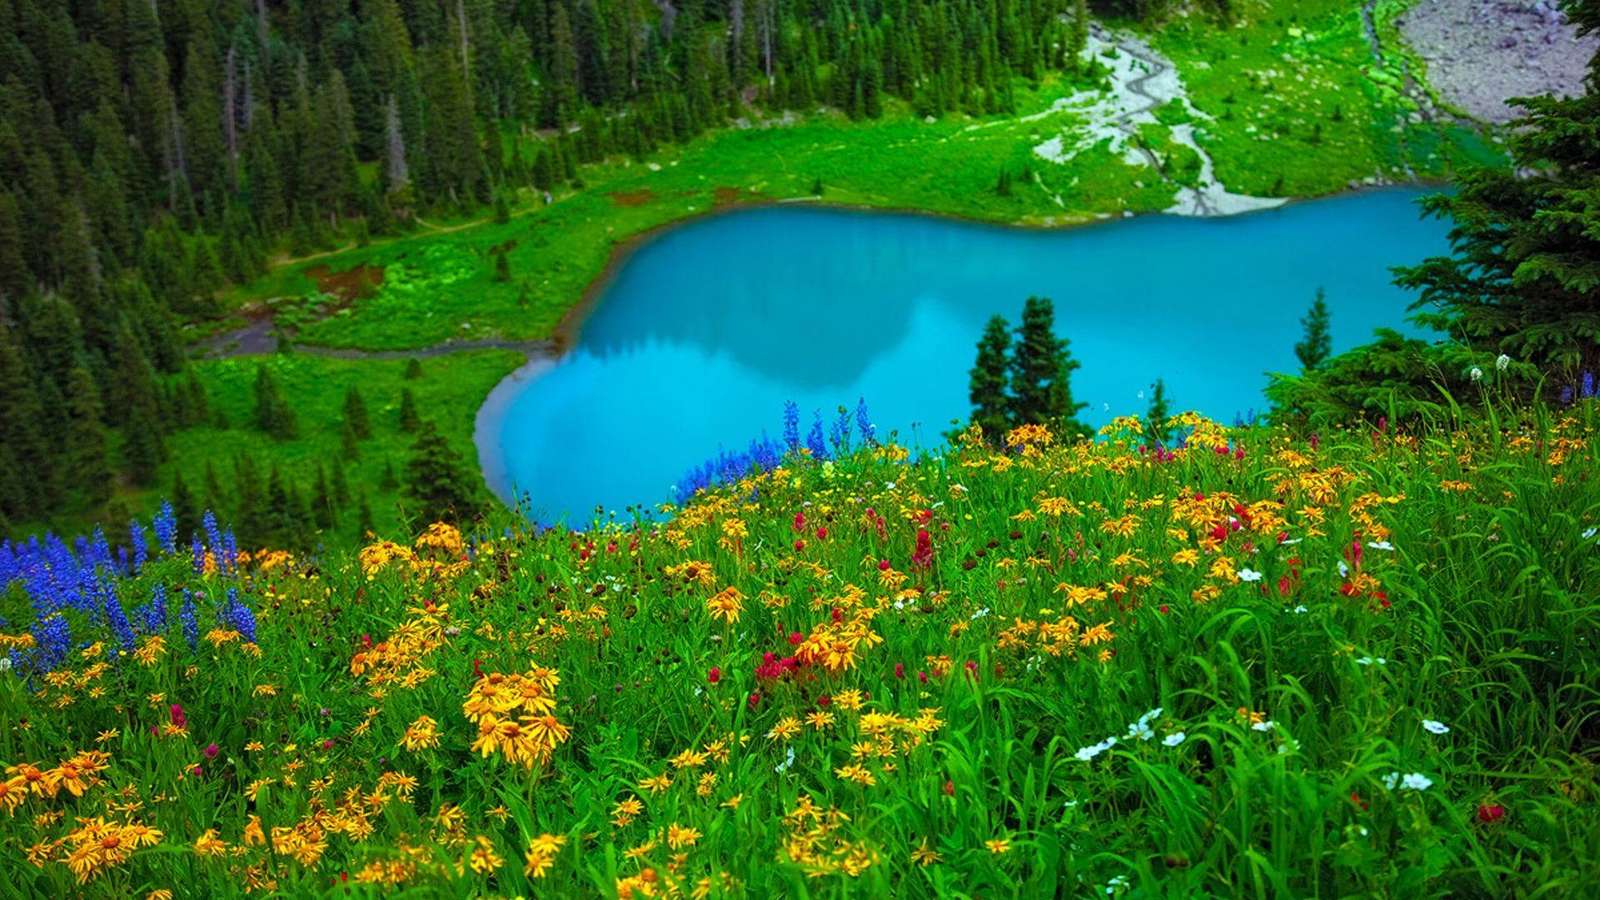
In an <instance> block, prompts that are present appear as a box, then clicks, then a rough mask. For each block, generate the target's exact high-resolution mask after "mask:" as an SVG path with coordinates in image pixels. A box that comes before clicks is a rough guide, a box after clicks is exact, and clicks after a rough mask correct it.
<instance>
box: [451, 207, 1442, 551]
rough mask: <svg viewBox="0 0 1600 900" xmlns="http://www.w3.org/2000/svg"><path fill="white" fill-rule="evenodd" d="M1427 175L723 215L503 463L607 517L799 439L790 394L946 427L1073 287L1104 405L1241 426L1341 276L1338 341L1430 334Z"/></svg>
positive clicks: (601, 336)
mask: <svg viewBox="0 0 1600 900" xmlns="http://www.w3.org/2000/svg"><path fill="white" fill-rule="evenodd" d="M1423 193H1425V191H1424V190H1421V189H1409V188H1406V189H1388V190H1380V191H1369V192H1363V193H1358V194H1351V195H1346V196H1341V197H1335V198H1330V199H1325V200H1316V201H1310V202H1304V203H1295V204H1291V205H1288V206H1285V207H1282V208H1279V209H1275V210H1269V211H1266V212H1258V213H1251V214H1248V215H1244V216H1237V217H1232V218H1220V219H1193V218H1178V217H1170V216H1144V217H1138V218H1133V219H1124V220H1118V221H1110V222H1105V223H1101V224H1096V225H1090V226H1085V227H1081V228H1074V229H1068V230H1057V231H1034V230H1021V229H1008V228H1002V227H995V226H986V225H979V224H972V223H965V222H958V221H952V220H947V219H940V218H932V217H925V216H915V215H898V214H886V213H885V214H880V213H857V212H849V211H840V210H829V209H823V208H813V207H802V206H786V207H776V208H762V209H751V210H741V211H737V212H731V213H727V214H724V215H716V216H711V217H707V218H703V219H699V220H695V221H693V222H690V223H687V224H684V225H682V226H679V227H675V228H672V229H669V230H666V231H664V232H662V233H660V234H659V235H657V236H655V237H654V238H653V239H651V240H649V241H647V242H645V243H644V244H643V245H641V246H640V247H639V248H638V249H637V250H636V251H635V252H634V253H633V254H632V255H631V256H629V257H628V259H627V260H626V261H625V262H624V263H623V264H622V265H621V266H619V267H618V268H617V269H616V271H615V272H614V274H613V275H612V276H611V277H610V279H609V280H608V281H607V282H606V283H605V284H604V285H602V286H601V290H600V295H599V299H598V303H597V304H596V306H595V308H594V310H593V312H592V314H591V315H590V316H589V318H588V319H587V320H586V321H585V322H584V323H583V324H582V326H581V329H580V331H579V334H578V339H577V341H576V342H575V344H574V346H573V347H572V349H571V351H570V352H568V353H567V354H566V355H564V356H563V357H562V358H561V359H559V360H554V361H546V362H542V363H532V364H530V365H529V366H528V367H526V368H525V369H523V370H521V371H519V372H518V373H517V374H515V375H513V376H511V377H510V378H508V379H507V380H506V381H505V382H504V383H502V384H501V385H500V386H499V387H498V388H496V390H495V392H494V393H493V394H492V395H491V396H490V398H489V400H488V401H487V402H486V403H485V406H484V408H483V410H481V411H480V413H479V422H478V445H479V454H480V457H481V461H482V464H483V466H484V472H485V476H486V478H487V479H488V481H489V484H490V486H491V487H492V488H493V489H494V490H495V492H496V493H497V494H499V495H500V496H501V497H502V498H506V499H508V500H511V499H513V498H520V499H522V501H523V502H524V503H525V505H526V507H527V510H528V512H529V514H530V515H532V516H533V517H534V518H535V519H536V520H538V521H543V522H554V521H558V520H561V519H566V521H568V522H569V523H570V524H573V525H582V524H586V523H588V522H589V521H590V520H591V518H592V516H593V515H594V513H595V509H596V507H597V506H601V507H604V509H605V510H607V511H620V510H622V509H623V508H624V507H625V506H627V505H629V504H635V503H644V504H647V505H653V504H656V503H659V502H661V501H663V500H667V499H669V498H670V497H671V493H672V488H673V485H674V483H675V482H676V481H677V479H678V478H679V477H680V476H682V475H683V474H684V473H685V472H686V471H687V470H688V469H690V468H691V467H692V466H694V465H696V464H698V463H699V462H701V461H702V460H704V459H706V458H707V457H709V456H712V455H714V454H715V453H716V452H717V451H718V450H719V448H723V447H726V448H729V449H732V448H736V447H743V446H744V445H746V444H747V443H748V442H749V440H750V439H751V438H753V437H757V436H759V435H760V434H762V433H763V432H765V433H767V434H769V435H771V436H772V437H774V438H778V437H780V436H781V433H782V412H783V404H784V401H786V400H795V401H797V402H798V403H799V404H800V408H801V410H802V414H803V419H802V423H801V427H802V431H804V430H805V429H806V427H807V426H808V425H809V422H810V419H811V415H812V412H813V411H814V410H820V411H821V412H822V415H823V417H824V420H825V421H826V420H828V419H830V418H831V417H832V416H833V415H834V413H835V410H836V409H837V407H838V406H840V405H841V404H843V405H847V406H849V407H851V408H852V409H853V408H854V407H855V405H856V402H857V400H858V398H862V397H865V398H866V401H867V405H868V406H869V408H870V409H871V411H872V420H873V423H874V425H875V426H876V427H877V431H878V434H879V435H880V436H883V435H887V434H889V433H891V432H894V433H897V435H898V438H899V440H900V442H901V443H903V444H906V445H907V446H910V447H912V448H917V447H932V446H936V445H938V444H939V443H940V441H941V435H942V433H943V432H944V431H945V430H947V429H948V428H949V427H950V425H951V420H952V419H956V418H964V417H965V415H966V414H967V412H968V403H967V370H968V369H969V368H970V367H971V365H972V359H973V356H974V346H975V344H976V342H977V340H978V336H979V333H980V331H981V330H982V328H983V324H984V322H985V321H986V320H987V319H988V317H989V316H990V315H991V314H993V313H1000V314H1001V315H1004V316H1006V317H1007V318H1008V319H1010V320H1011V321H1012V323H1013V325H1014V324H1015V322H1016V319H1017V316H1018V314H1019V313H1020V311H1021V309H1022V304H1023V301H1024V300H1025V299H1026V298H1027V296H1028V295H1029V294H1039V295H1042V296H1047V297H1050V298H1052V299H1053V300H1054V301H1055V309H1056V328H1057V331H1058V332H1059V333H1060V334H1061V335H1062V336H1063V337H1066V338H1068V339H1069V340H1070V341H1071V342H1072V343H1071V350H1072V354H1073V355H1074V356H1075V357H1076V358H1077V359H1078V360H1079V362H1081V363H1082V368H1081V369H1079V370H1078V371H1077V372H1076V373H1074V375H1073V380H1072V387H1073V392H1074V394H1075V395H1076V397H1077V399H1078V400H1080V401H1085V402H1087V403H1088V404H1089V405H1088V408H1087V409H1086V410H1085V411H1084V417H1085V418H1086V419H1087V420H1088V421H1090V422H1092V423H1093V424H1096V425H1099V424H1103V423H1104V422H1106V421H1107V420H1109V419H1110V418H1111V417H1112V416H1114V415H1122V414H1125V413H1143V412H1144V410H1145V407H1146V400H1145V399H1144V398H1145V396H1147V393H1148V388H1149V385H1150V383H1151V382H1152V381H1154V380H1155V379H1156V378H1157V377H1160V378H1163V379H1165V381H1166V385H1167V391H1168V396H1169V397H1170V399H1171V404H1172V409H1173V411H1174V412H1177V411H1181V410H1186V409H1195V410H1199V411H1201V412H1203V413H1205V414H1207V415H1209V416H1211V417H1213V418H1217V419H1220V420H1224V421H1228V422H1231V421H1233V420H1234V418H1235V417H1236V416H1239V415H1245V414H1248V413H1249V412H1250V411H1251V410H1256V409H1260V408H1261V407H1262V406H1263V405H1264V400H1263V397H1262V395H1261V388H1262V387H1263V386H1264V385H1265V384H1266V383H1267V377H1266V374H1265V373H1267V372H1269V371H1292V370H1294V369H1297V368H1298V363H1297V361H1296V360H1295V357H1294V350H1293V347H1294V343H1295V341H1297V340H1298V339H1299V338H1300V334H1301V326H1300V319H1301V317H1302V316H1303V315H1304V314H1305V312H1306V309H1307V307H1308V306H1309V305H1310V303H1311V300H1312V296H1313V294H1314V293H1315V291H1316V289H1317V288H1318V287H1319V286H1320V287H1322V288H1323V289H1324V290H1325V291H1326V292H1327V298H1328V305H1329V308H1330V310H1331V313H1332V320H1333V321H1332V326H1333V344H1334V350H1335V352H1337V351H1339V350H1342V349H1345V348H1348V347H1350V346H1353V345H1355V344H1358V343H1361V342H1363V341H1365V340H1367V339H1368V338H1369V337H1370V335H1371V333H1372V330H1373V328H1374V327H1377V326H1391V327H1397V328H1400V329H1401V330H1402V331H1408V330H1410V329H1409V328H1407V327H1406V325H1405V317H1406V306H1407V304H1409V303H1410V302H1411V300H1412V299H1413V297H1412V296H1411V295H1410V294H1409V293H1408V292H1405V291H1402V290H1400V289H1399V288H1396V287H1394V286H1393V285H1392V284H1391V283H1390V278H1391V275H1390V272H1389V267H1390V266H1393V265H1398V264H1409V263H1414V262H1417V261H1420V260H1421V259H1423V258H1424V257H1426V256H1430V255H1436V254H1440V253H1443V252H1446V251H1447V250H1448V244H1447V242H1446V238H1445V235H1446V231H1447V229H1448V225H1447V223H1445V222H1440V221H1438V220H1434V219H1426V220H1425V219H1422V218H1421V217H1420V216H1419V214H1418V209H1417V206H1416V199H1417V197H1418V196H1420V195H1421V194H1423Z"/></svg>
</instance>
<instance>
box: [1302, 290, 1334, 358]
mask: <svg viewBox="0 0 1600 900" xmlns="http://www.w3.org/2000/svg"><path fill="white" fill-rule="evenodd" d="M1300 324H1301V326H1303V327H1304V328H1305V338H1304V339H1302V340H1301V341H1300V343H1298V344H1295V345H1294V355H1295V356H1296V357H1299V359H1300V365H1301V366H1302V367H1303V368H1307V369H1315V368H1316V367H1317V366H1319V365H1322V361H1323V360H1325V359H1327V358H1328V356H1329V355H1330V354H1332V353H1333V342H1332V338H1330V337H1329V335H1328V301H1327V297H1326V295H1325V294H1324V293H1323V290H1322V288H1320V287H1319V288H1317V297H1316V299H1315V300H1313V301H1312V302H1311V309H1310V311H1308V312H1307V313H1306V317H1305V318H1304V319H1301V320H1300Z"/></svg>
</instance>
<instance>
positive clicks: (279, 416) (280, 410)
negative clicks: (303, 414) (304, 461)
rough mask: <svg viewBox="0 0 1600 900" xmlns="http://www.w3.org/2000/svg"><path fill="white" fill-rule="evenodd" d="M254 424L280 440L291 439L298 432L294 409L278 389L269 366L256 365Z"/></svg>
mask: <svg viewBox="0 0 1600 900" xmlns="http://www.w3.org/2000/svg"><path fill="white" fill-rule="evenodd" d="M255 425H256V427H257V428H259V429H260V430H262V431H264V432H266V433H267V434H269V435H271V436H272V437H273V438H275V439H277V440H280V441H287V440H293V439H294V438H295V437H296V436H297V435H298V434H299V432H300V428H299V425H298V424H297V423H296V421H295V414H294V410H293V409H291V408H290V407H289V403H288V401H286V400H285V399H284V398H283V393H282V391H280V390H279V389H278V381H277V379H276V378H274V377H273V375H272V369H271V367H269V366H266V365H262V366H257V367H256V382H255Z"/></svg>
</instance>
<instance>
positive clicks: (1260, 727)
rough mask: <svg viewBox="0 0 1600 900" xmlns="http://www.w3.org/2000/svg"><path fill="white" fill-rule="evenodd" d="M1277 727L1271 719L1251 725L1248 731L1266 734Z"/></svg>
mask: <svg viewBox="0 0 1600 900" xmlns="http://www.w3.org/2000/svg"><path fill="white" fill-rule="evenodd" d="M1277 727H1278V723H1277V722H1274V721H1272V720H1271V719H1265V720H1263V721H1260V722H1257V723H1255V724H1254V725H1251V726H1250V730H1251V731H1261V732H1267V731H1271V730H1272V729H1274V728H1277Z"/></svg>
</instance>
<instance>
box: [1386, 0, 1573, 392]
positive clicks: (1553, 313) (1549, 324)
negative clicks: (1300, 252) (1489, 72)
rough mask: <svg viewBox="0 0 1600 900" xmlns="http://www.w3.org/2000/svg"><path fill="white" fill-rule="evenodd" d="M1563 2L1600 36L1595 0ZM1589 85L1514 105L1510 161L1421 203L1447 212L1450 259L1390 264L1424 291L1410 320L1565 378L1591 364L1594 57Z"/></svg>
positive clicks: (1407, 283)
mask: <svg viewBox="0 0 1600 900" xmlns="http://www.w3.org/2000/svg"><path fill="white" fill-rule="evenodd" d="M1566 8H1567V15H1568V18H1569V19H1570V20H1571V21H1572V22H1573V23H1574V24H1575V25H1577V26H1578V29H1579V31H1580V32H1582V33H1585V34H1588V33H1595V32H1600V2H1596V0H1576V2H1572V3H1570V4H1568V5H1567V7H1566ZM1588 84H1589V90H1588V92H1587V93H1585V94H1584V95H1583V96H1581V97H1576V98H1566V99H1557V98H1554V97H1536V98H1530V99H1526V100H1522V101H1519V102H1520V103H1521V104H1522V105H1523V108H1524V109H1525V110H1526V113H1525V114H1524V116H1523V117H1522V118H1521V119H1519V120H1518V121H1517V122H1515V123H1514V124H1513V126H1512V128H1511V130H1510V131H1509V132H1508V133H1509V135H1510V150H1511V157H1512V162H1513V165H1512V166H1511V167H1507V168H1503V169H1480V170H1477V171H1471V172H1467V173H1466V174H1464V175H1461V176H1460V177H1459V178H1458V179H1457V185H1456V186H1457V190H1456V191H1455V192H1454V193H1452V194H1440V195H1435V196H1432V197H1429V198H1428V199H1427V200H1426V201H1425V202H1424V208H1425V209H1426V210H1427V211H1428V212H1429V213H1431V214H1434V215H1440V216H1451V217H1453V219H1454V221H1455V226H1454V228H1453V229H1452V230H1451V232H1450V242H1451V247H1452V249H1453V255H1451V256H1441V257H1433V258H1430V259H1427V260H1425V261H1423V262H1422V263H1421V264H1420V265H1416V266H1411V267H1407V268H1401V269H1398V270H1397V271H1398V272H1399V278H1398V280H1397V281H1398V283H1399V284H1400V285H1402V286H1404V287H1409V288H1417V289H1420V290H1421V291H1422V296H1421V298H1420V299H1419V300H1418V301H1417V303H1416V304H1415V305H1414V306H1413V308H1414V309H1419V310H1422V312H1419V313H1418V314H1417V316H1416V318H1417V320H1418V321H1420V322H1422V323H1423V324H1426V325H1430V326H1433V327H1435V328H1438V329H1439V330H1441V331H1443V332H1445V333H1447V334H1449V335H1450V336H1451V337H1452V338H1454V339H1456V340H1458V341H1461V342H1463V343H1465V344H1467V345H1468V346H1470V347H1472V348H1475V349H1478V350H1481V351H1484V352H1487V353H1491V354H1497V353H1506V354H1509V355H1510V356H1512V357H1513V358H1515V359H1518V360H1522V361H1525V362H1528V363H1532V364H1534V365H1537V366H1540V367H1542V368H1546V369H1556V370H1559V371H1561V372H1562V373H1564V374H1566V375H1568V376H1572V375H1574V374H1576V373H1577V372H1580V371H1594V370H1596V369H1600V299H1597V298H1600V229H1597V228H1596V226H1595V222H1596V219H1597V216H1600V213H1597V208H1600V207H1597V200H1596V197H1600V130H1597V129H1596V128H1595V123H1596V122H1600V54H1596V56H1595V57H1594V58H1592V59H1591V60H1590V62H1589V74H1588Z"/></svg>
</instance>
